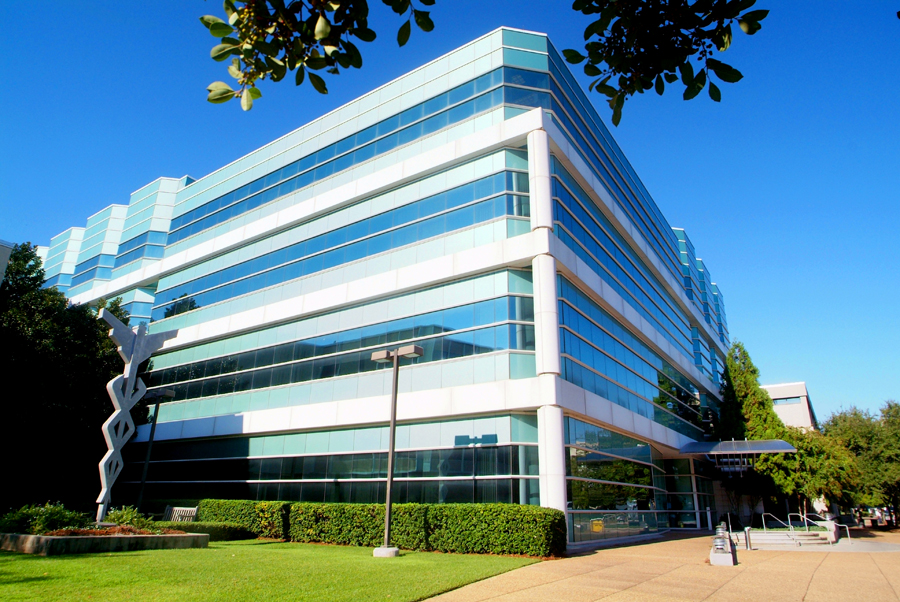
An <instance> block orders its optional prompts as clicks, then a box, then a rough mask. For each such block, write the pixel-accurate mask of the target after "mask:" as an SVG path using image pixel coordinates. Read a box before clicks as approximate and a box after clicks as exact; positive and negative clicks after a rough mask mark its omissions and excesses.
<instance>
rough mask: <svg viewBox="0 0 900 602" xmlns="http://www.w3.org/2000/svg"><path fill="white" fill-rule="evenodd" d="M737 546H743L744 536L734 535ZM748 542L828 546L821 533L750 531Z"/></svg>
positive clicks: (763, 544)
mask: <svg viewBox="0 0 900 602" xmlns="http://www.w3.org/2000/svg"><path fill="white" fill-rule="evenodd" d="M734 535H735V539H736V540H737V542H738V545H740V546H743V545H744V534H743V532H741V533H735V534H734ZM750 542H751V543H752V544H753V545H761V546H798V545H799V546H821V545H826V546H827V545H829V542H828V537H827V534H825V533H823V532H821V531H815V532H809V533H807V532H805V531H794V532H793V533H790V532H788V531H768V532H766V531H751V532H750Z"/></svg>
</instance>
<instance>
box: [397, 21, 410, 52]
mask: <svg viewBox="0 0 900 602" xmlns="http://www.w3.org/2000/svg"><path fill="white" fill-rule="evenodd" d="M410 30H411V27H410V25H409V21H407V22H406V23H404V24H403V25H401V26H400V29H399V31H397V44H399V45H400V46H404V45H405V44H406V43H407V42H408V41H409V34H410Z"/></svg>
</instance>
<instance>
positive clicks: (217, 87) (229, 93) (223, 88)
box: [206, 82, 234, 104]
mask: <svg viewBox="0 0 900 602" xmlns="http://www.w3.org/2000/svg"><path fill="white" fill-rule="evenodd" d="M206 90H207V91H208V92H209V95H208V96H207V97H206V100H208V101H209V102H212V103H216V104H219V103H223V102H228V101H229V100H231V99H232V98H234V90H232V89H231V86H229V85H228V84H226V83H225V82H213V83H211V84H210V85H209V86H207V88H206Z"/></svg>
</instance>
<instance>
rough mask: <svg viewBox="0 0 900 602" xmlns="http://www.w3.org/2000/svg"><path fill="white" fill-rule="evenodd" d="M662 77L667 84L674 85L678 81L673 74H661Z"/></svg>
mask: <svg viewBox="0 0 900 602" xmlns="http://www.w3.org/2000/svg"><path fill="white" fill-rule="evenodd" d="M663 77H664V78H666V82H668V83H670V84H674V83H675V82H676V81H677V80H678V76H677V75H675V74H674V73H669V72H666V73H663Z"/></svg>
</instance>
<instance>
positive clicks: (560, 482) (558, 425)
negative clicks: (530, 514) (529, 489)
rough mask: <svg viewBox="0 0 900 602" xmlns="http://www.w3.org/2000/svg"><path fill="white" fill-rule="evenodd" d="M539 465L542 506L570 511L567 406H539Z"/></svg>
mask: <svg viewBox="0 0 900 602" xmlns="http://www.w3.org/2000/svg"><path fill="white" fill-rule="evenodd" d="M537 419H538V420H537V422H538V466H539V475H540V483H539V485H540V494H541V506H543V507H545V508H556V509H557V510H562V511H563V512H565V511H566V456H565V450H566V448H565V443H566V442H565V427H564V423H563V420H564V415H563V409H562V408H561V407H560V406H558V405H553V406H550V405H545V406H542V407H540V408H538V411H537Z"/></svg>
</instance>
